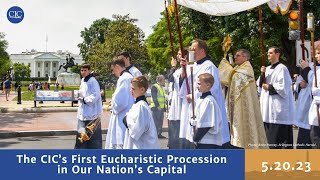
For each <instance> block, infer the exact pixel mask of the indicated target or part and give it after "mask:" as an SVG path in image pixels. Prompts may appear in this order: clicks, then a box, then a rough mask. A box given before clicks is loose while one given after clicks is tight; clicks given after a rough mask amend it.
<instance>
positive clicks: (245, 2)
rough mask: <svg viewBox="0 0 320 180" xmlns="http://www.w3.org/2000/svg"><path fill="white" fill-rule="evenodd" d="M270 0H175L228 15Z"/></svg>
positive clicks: (207, 12)
mask: <svg viewBox="0 0 320 180" xmlns="http://www.w3.org/2000/svg"><path fill="white" fill-rule="evenodd" d="M269 1H270V0H177V3H178V4H180V5H181V6H185V7H188V8H191V9H194V10H196V11H200V12H203V13H205V14H210V15H214V16H228V15H232V14H235V13H238V12H242V11H246V10H248V9H252V8H255V7H257V6H260V5H262V4H265V3H267V2H269Z"/></svg>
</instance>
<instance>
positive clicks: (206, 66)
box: [180, 59, 230, 144]
mask: <svg viewBox="0 0 320 180" xmlns="http://www.w3.org/2000/svg"><path fill="white" fill-rule="evenodd" d="M203 73H210V74H211V75H212V76H213V78H214V84H213V86H212V88H211V90H210V91H211V94H212V96H213V97H214V99H215V100H216V102H217V104H218V106H219V108H220V111H221V116H222V139H223V140H222V143H223V144H224V143H227V142H229V141H230V133H229V126H228V119H227V113H226V108H225V102H224V97H223V94H222V88H221V83H220V75H219V71H218V68H217V67H216V66H215V65H214V64H213V63H212V62H211V61H210V60H209V59H207V60H205V61H204V62H203V63H201V64H196V63H195V64H194V65H193V79H194V80H193V87H194V99H198V98H199V97H200V96H201V93H200V92H199V91H198V88H197V80H198V77H199V75H200V74H203ZM188 80H189V82H190V81H191V75H190V71H189V73H188ZM190 89H191V88H190ZM190 93H191V92H190ZM187 94H188V93H187V88H186V82H185V81H184V82H183V84H182V86H181V90H180V96H181V97H184V98H183V99H184V100H183V101H185V99H186V98H185V97H186V95H187ZM191 107H192V106H191V103H189V112H191V111H192V108H191ZM186 114H188V113H186ZM182 115H183V112H182V111H181V117H182ZM187 118H189V117H187ZM181 121H182V119H181ZM188 121H189V119H188ZM180 131H181V127H180ZM185 131H186V132H187V133H186V136H187V137H186V138H187V139H188V140H189V141H191V140H192V136H191V134H192V126H191V125H190V124H188V126H187V129H186V130H185ZM180 134H181V133H180ZM191 142H192V141H191Z"/></svg>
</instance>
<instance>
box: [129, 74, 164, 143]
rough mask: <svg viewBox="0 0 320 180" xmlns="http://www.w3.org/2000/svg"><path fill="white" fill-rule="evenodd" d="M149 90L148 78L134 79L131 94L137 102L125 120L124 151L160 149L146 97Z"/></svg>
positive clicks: (139, 77)
mask: <svg viewBox="0 0 320 180" xmlns="http://www.w3.org/2000/svg"><path fill="white" fill-rule="evenodd" d="M147 89H148V80H147V78H146V77H144V76H138V77H135V78H133V79H132V81H131V94H132V96H133V97H134V98H135V99H136V102H135V104H134V105H133V106H132V108H131V109H130V110H129V112H128V113H127V115H126V117H125V118H124V119H123V123H124V125H125V126H126V127H127V129H126V133H125V138H124V146H123V148H124V149H160V145H159V140H158V135H157V129H156V126H155V124H154V120H153V118H152V114H151V110H150V107H149V105H148V103H147V99H146V96H145V93H146V90H147Z"/></svg>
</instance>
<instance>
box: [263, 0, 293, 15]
mask: <svg viewBox="0 0 320 180" xmlns="http://www.w3.org/2000/svg"><path fill="white" fill-rule="evenodd" d="M291 4H292V0H270V2H268V6H269V8H270V9H271V10H272V11H273V12H274V13H276V14H278V13H279V11H280V13H281V14H282V15H285V14H287V12H288V11H289V9H290V6H291Z"/></svg>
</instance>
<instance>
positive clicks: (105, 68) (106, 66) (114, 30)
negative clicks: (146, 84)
mask: <svg viewBox="0 0 320 180" xmlns="http://www.w3.org/2000/svg"><path fill="white" fill-rule="evenodd" d="M103 19H104V18H103ZM100 21H102V19H100V20H97V21H95V22H94V23H93V24H92V25H91V26H90V28H85V30H84V31H82V33H81V34H97V31H96V29H97V28H93V27H95V26H97V22H100ZM103 22H104V23H103V24H104V27H105V29H103V30H102V28H100V30H102V31H103V38H100V39H101V40H102V39H103V41H99V40H98V37H100V36H95V37H94V36H92V37H89V36H88V38H91V39H90V40H86V39H84V41H83V43H81V44H82V45H79V47H80V54H81V55H84V56H85V61H86V62H88V63H90V64H91V65H92V67H93V70H95V71H97V72H98V73H99V74H101V76H102V77H103V78H104V79H105V78H108V79H111V78H112V76H111V69H110V66H111V61H112V60H113V59H114V58H115V56H117V55H118V54H119V53H120V52H121V51H128V52H129V53H130V54H131V56H132V62H131V63H132V64H136V65H138V68H139V69H140V70H141V71H142V72H143V73H147V72H148V69H150V63H149V61H148V53H147V48H146V46H145V42H144V33H143V31H142V30H141V29H140V28H139V27H138V26H137V25H135V23H136V22H137V19H131V18H130V17H129V15H124V16H121V15H113V20H103ZM106 22H108V23H106ZM107 24H108V25H107ZM91 31H93V32H91ZM101 33H102V32H100V35H101ZM101 36H102V35H101ZM82 37H83V38H84V36H82ZM92 42H94V43H92ZM89 43H90V44H89ZM88 52H90V53H88Z"/></svg>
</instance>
